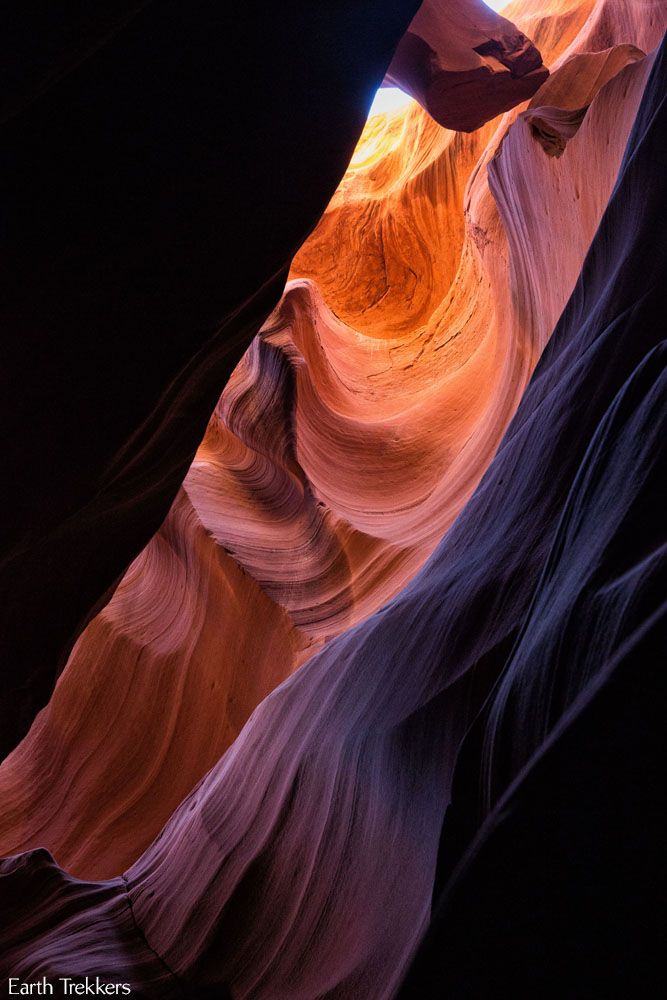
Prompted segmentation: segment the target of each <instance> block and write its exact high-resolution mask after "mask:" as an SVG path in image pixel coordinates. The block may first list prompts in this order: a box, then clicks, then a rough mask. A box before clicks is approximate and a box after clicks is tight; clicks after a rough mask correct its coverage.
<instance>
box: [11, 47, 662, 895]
mask: <svg viewBox="0 0 667 1000" xmlns="http://www.w3.org/2000/svg"><path fill="white" fill-rule="evenodd" d="M565 65H567V63H565ZM646 72H647V70H646V66H645V65H644V64H643V63H636V64H634V65H633V66H629V67H628V69H627V70H624V71H623V72H622V73H620V74H619V75H618V77H617V78H616V79H614V80H612V81H611V82H610V83H609V84H608V85H607V86H606V87H605V88H603V90H602V91H601V92H600V94H599V96H598V98H597V99H595V100H594V101H593V103H592V106H591V110H590V113H589V115H590V121H589V120H587V121H586V122H585V123H584V125H583V127H582V130H581V134H580V135H579V136H577V139H576V142H573V143H572V144H571V146H570V147H569V148H568V150H567V154H566V156H564V157H563V158H562V159H561V160H560V161H558V162H557V163H556V162H554V161H553V160H550V159H549V158H548V157H546V156H545V155H544V153H543V151H542V149H541V148H540V147H539V145H538V144H537V143H536V142H535V141H534V140H533V138H532V136H531V133H530V130H529V129H528V127H527V126H526V125H525V124H524V123H523V121H522V120H521V118H519V120H516V121H515V119H514V116H513V115H510V116H508V117H507V119H505V120H504V121H503V122H502V123H501V124H500V126H499V127H498V125H497V124H496V125H495V126H494V125H491V126H489V128H488V129H486V130H483V131H482V132H480V133H478V134H476V135H475V136H471V137H461V136H457V135H455V134H454V133H451V132H443V131H442V130H439V129H437V127H436V126H435V125H434V124H433V123H432V122H431V121H430V119H429V118H428V116H427V115H426V114H425V113H424V112H423V111H422V110H421V109H419V108H417V107H415V106H413V107H411V108H409V109H407V110H406V111H404V112H401V113H399V114H395V115H390V116H380V117H379V118H377V119H374V120H371V122H369V125H368V126H367V129H366V131H365V132H364V134H363V136H362V138H361V141H360V144H359V147H358V150H357V153H356V154H355V157H354V158H353V163H352V165H351V167H350V170H349V171H348V173H347V174H346V176H345V178H344V179H343V182H342V184H341V186H340V189H339V191H338V192H337V193H336V195H335V196H334V198H333V200H332V202H331V204H330V206H329V209H328V210H327V212H326V213H325V216H324V218H323V220H322V222H321V223H320V225H319V226H318V227H317V229H316V230H315V232H314V233H313V235H312V236H311V238H310V240H309V241H308V242H307V244H306V245H305V246H304V248H303V250H302V251H301V252H300V254H299V255H298V257H297V259H296V262H295V265H294V271H295V272H296V273H297V274H298V273H299V272H300V271H303V270H305V269H306V268H308V267H309V268H310V274H311V277H310V278H308V279H307V280H305V279H302V278H298V279H296V278H295V280H293V281H292V282H290V285H289V287H288V289H287V291H286V293H285V295H284V297H283V300H282V302H281V304H280V305H279V307H278V308H277V309H276V310H275V312H274V313H273V315H272V316H271V317H270V319H269V321H268V322H267V324H266V325H265V327H264V330H263V331H262V334H261V336H260V337H258V338H257V339H256V340H255V341H254V342H253V344H252V346H251V348H250V350H249V351H248V353H247V354H246V356H245V357H244V359H243V360H242V362H241V364H240V365H239V366H238V368H237V370H236V371H235V372H234V374H233V377H232V379H231V381H230V383H229V385H228V387H227V389H226V390H225V392H224V393H223V395H222V397H221V399H220V401H219V404H218V406H217V408H216V411H215V413H214V416H213V418H212V419H211V421H210V423H209V427H208V430H207V432H206V435H205V438H204V441H203V442H202V445H201V446H200V449H199V451H198V453H197V456H196V459H195V461H194V463H193V465H192V467H191V469H190V472H189V474H188V476H187V478H186V481H185V483H184V485H183V488H182V490H181V492H180V494H179V497H178V499H177V502H176V503H175V505H174V506H173V508H172V511H171V513H170V515H169V517H168V519H167V521H166V522H165V524H164V526H163V527H162V529H161V530H160V532H159V533H158V534H157V535H156V537H155V538H154V539H153V541H152V542H151V543H150V545H149V546H148V547H147V548H146V549H145V551H144V552H143V553H142V554H141V555H140V556H139V557H138V558H137V559H136V560H135V562H134V563H133V565H132V566H131V568H130V570H129V571H128V573H127V574H126V575H125V577H124V579H123V581H122V583H121V585H120V587H119V588H118V590H117V592H116V594H115V595H114V597H113V599H112V601H111V602H110V603H109V605H108V606H107V608H106V609H105V610H104V611H103V612H102V613H101V614H100V615H99V616H98V617H97V618H96V619H95V620H94V621H93V622H92V623H91V625H90V626H89V627H88V629H87V630H86V631H85V632H84V634H83V635H82V637H81V639H80V640H79V642H78V643H77V645H76V647H75V649H74V651H73V654H72V656H71V657H70V660H69V663H68V665H67V669H66V670H65V672H64V674H63V676H62V678H61V680H60V682H59V684H58V686H57V688H56V691H55V694H54V696H53V698H52V700H51V703H50V704H49V706H48V707H47V709H45V711H44V712H42V713H41V714H40V716H39V717H38V720H37V721H36V723H35V725H34V726H33V729H32V731H31V733H30V735H29V737H28V738H27V739H26V740H25V741H24V742H23V744H22V745H21V746H20V747H19V748H18V750H17V751H16V752H15V753H14V754H13V755H12V756H11V757H10V758H9V759H8V760H7V761H6V762H5V764H4V765H3V766H2V767H1V768H0V791H1V792H2V798H3V810H2V814H1V815H0V851H2V852H3V853H13V852H16V851H19V850H25V849H29V848H32V847H37V846H46V847H48V848H49V849H50V850H51V851H52V853H53V854H54V855H55V857H56V858H57V860H58V861H59V862H60V863H62V864H63V865H65V866H66V867H68V868H69V869H70V870H72V871H73V872H75V873H76V874H77V875H79V876H82V877H109V876H114V875H117V874H118V873H119V872H121V871H122V870H123V869H124V868H125V867H127V866H128V865H129V864H131V863H132V862H133V861H134V860H135V859H136V858H137V856H138V855H139V854H140V853H141V851H142V850H143V849H144V848H145V847H146V846H148V844H149V843H150V842H151V840H152V839H153V838H154V837H155V836H156V834H157V833H158V831H159V830H160V828H161V827H162V825H163V824H164V823H165V822H166V821H167V819H168V817H169V815H170V814H171V812H172V811H173V810H174V809H175V808H176V807H177V805H178V804H179V802H180V801H181V800H182V798H183V797H184V795H186V794H187V793H188V792H189V791H190V789H191V788H192V787H193V786H194V785H195V784H196V782H197V781H198V780H199V779H200V778H201V777H202V776H203V775H204V774H205V773H206V771H207V770H208V769H209V768H210V767H211V766H213V764H215V762H216V761H217V760H218V758H219V757H220V755H221V754H222V753H223V752H224V751H225V750H226V749H227V747H228V746H229V745H230V743H231V742H232V741H233V740H234V738H235V737H236V736H237V735H238V733H239V732H240V730H241V729H242V727H243V725H244V723H245V722H246V720H247V718H248V717H249V715H250V714H251V713H252V711H253V709H254V708H255V707H256V706H257V705H258V704H259V703H260V702H261V701H262V699H263V698H264V697H265V696H266V695H267V694H268V693H269V692H270V691H271V690H272V689H273V688H274V687H275V686H277V685H278V684H279V683H280V682H281V681H283V680H284V679H285V678H286V677H288V676H289V675H290V674H291V673H292V672H293V671H294V670H295V669H296V668H297V667H298V666H299V665H300V664H301V663H303V662H304V660H305V659H306V658H307V657H308V656H309V655H312V653H313V652H315V651H316V650H317V649H318V648H320V647H321V645H322V644H324V643H325V642H326V641H328V640H330V639H331V638H332V637H333V636H335V635H337V634H339V633H341V632H342V631H344V629H345V628H347V627H349V626H351V625H354V624H355V623H357V622H360V621H362V620H363V619H364V618H365V617H367V616H368V615H369V614H371V613H373V612H374V611H375V610H377V608H379V607H380V606H381V605H382V604H383V603H384V602H385V601H386V600H387V599H389V598H390V597H392V596H393V595H395V594H396V593H398V592H399V591H400V589H401V587H402V586H404V585H405V584H406V583H407V582H408V581H409V579H410V578H411V577H412V576H414V574H415V573H416V572H417V570H418V569H419V567H420V566H421V565H422V564H423V563H424V561H425V560H426V558H427V557H428V556H429V555H430V553H431V552H432V551H433V550H434V548H435V547H436V545H437V544H438V542H439V541H440V539H441V537H442V535H443V534H444V532H445V531H446V530H447V528H448V527H449V526H450V525H451V524H452V522H453V521H454V519H455V517H456V515H457V514H458V513H459V512H460V510H461V509H462V507H463V505H464V503H465V501H466V499H467V498H468V497H469V496H470V494H471V492H472V490H473V489H474V487H475V486H476V484H477V482H478V481H479V479H480V477H481V476H482V474H483V472H484V470H485V468H486V466H487V465H488V462H489V461H490V459H491V457H492V455H493V453H494V450H495V448H496V447H497V444H498V442H499V441H500V439H501V436H502V433H503V431H504V429H505V427H506V425H507V423H508V421H509V419H510V418H511V416H512V413H513V411H514V409H515V407H516V405H517V403H518V400H519V398H520V395H521V392H522V390H523V388H524V386H525V384H526V381H527V379H528V378H529V376H530V372H531V371H532V367H533V365H534V364H535V362H536V361H537V358H538V357H539V354H540V352H541V350H542V348H543V347H544V345H545V344H546V342H547V340H548V338H549V335H550V333H551V331H552V329H553V325H554V324H555V322H556V320H557V319H558V316H559V314H560V312H561V310H562V308H563V305H564V304H565V302H566V300H567V297H568V295H569V293H570V291H571V289H572V287H573V285H574V282H575V281H576V277H577V274H578V271H579V268H580V266H581V262H582V260H583V258H584V255H585V253H586V249H587V247H588V245H589V243H590V240H591V238H592V236H593V234H594V232H595V229H596V227H597V224H598V222H599V219H600V216H601V214H602V211H603V209H604V206H605V203H606V199H607V197H608V194H609V192H610V191H611V188H612V185H613V182H614V179H615V175H616V171H617V169H618V164H619V163H620V158H621V155H622V150H623V146H624V143H625V139H626V137H627V134H628V132H629V130H630V127H631V123H632V119H633V116H634V113H635V108H636V104H637V101H638V100H639V95H640V94H641V88H642V86H643V83H644V80H645V76H646ZM626 77H627V79H626ZM508 129H509V131H508ZM397 136H398V137H399V138H400V142H399V144H398V146H397V145H396V138H397ZM503 137H504V138H503ZM485 146H486V149H485V148H484V147H485ZM480 156H481V162H480V166H479V167H478V168H477V169H476V170H474V171H473V168H474V165H475V160H476V159H478V158H479V157H480ZM471 172H472V177H471V176H470V175H471ZM459 174H460V176H459ZM487 177H488V179H487ZM448 178H451V182H450V183H448V181H447V179H448ZM593 178H595V183H592V180H593ZM468 179H470V182H469V184H468V188H467V192H466V195H465V209H463V208H462V207H461V205H462V202H463V200H464V194H463V189H464V187H465V184H466V181H467V180H468ZM489 184H490V188H489ZM535 190H539V191H540V192H541V197H540V198H539V199H536V198H535V196H534V192H535ZM431 207H432V215H433V218H431V217H430V215H429V212H428V211H427V208H431ZM355 212H356V215H355ZM408 213H410V214H408ZM402 217H403V218H404V219H405V225H406V226H408V225H409V227H410V231H413V232H419V233H420V237H419V240H420V242H421V245H422V246H423V247H425V248H428V246H429V245H433V246H435V247H436V248H437V252H438V253H442V254H443V256H444V264H447V263H448V261H449V260H450V259H452V258H453V257H454V255H455V252H456V253H457V254H458V265H457V266H458V272H457V274H456V278H455V280H454V281H453V282H452V284H451V287H448V288H446V289H445V290H443V289H442V285H438V280H439V271H440V266H439V263H438V261H439V260H440V259H441V258H438V257H434V259H433V260H432V261H429V259H428V257H427V255H426V253H424V257H423V259H422V263H421V265H420V266H421V268H422V270H421V273H420V274H419V277H420V281H419V283H418V286H417V287H421V288H423V287H424V286H428V285H429V284H433V285H435V288H436V292H437V295H439V296H440V299H439V300H437V301H436V302H435V304H432V305H431V306H430V309H431V313H430V314H429V315H427V319H426V322H425V323H422V316H423V315H425V314H424V312H423V311H422V309H423V307H421V306H419V305H417V304H414V305H413V303H412V302H409V303H407V304H406V303H405V302H404V301H401V298H400V294H399V293H400V290H401V288H403V285H402V280H403V272H402V271H401V270H399V271H398V272H397V274H396V277H395V278H392V281H391V283H390V285H389V286H388V287H389V294H388V295H386V296H385V300H384V302H383V303H380V304H379V306H378V311H377V313H376V318H374V319H373V320H372V321H371V320H370V319H369V320H367V322H368V324H369V326H368V328H367V330H365V329H364V327H363V326H362V321H363V318H364V317H363V314H355V317H354V318H355V319H358V320H359V326H361V330H359V329H354V328H352V327H350V326H349V325H347V324H345V323H341V322H340V320H339V319H337V318H336V316H335V315H333V313H332V311H331V309H330V308H329V302H330V300H331V299H333V306H334V309H335V311H336V312H337V313H338V312H339V304H338V303H339V298H338V297H337V296H339V295H340V294H341V293H340V290H339V289H337V287H336V284H335V280H336V279H338V281H339V282H340V284H341V286H342V287H343V288H345V289H347V290H348V292H349V293H350V294H351V290H353V289H354V288H355V283H356V285H358V286H361V287H362V288H364V289H365V288H367V287H368V283H369V282H370V283H371V284H372V283H373V282H374V281H375V277H374V275H375V271H374V270H373V269H372V268H371V270H370V277H369V274H368V273H367V268H369V267H371V265H366V264H364V265H363V266H360V264H359V262H360V261H366V260H369V259H370V260H371V261H374V260H375V254H376V253H377V252H378V249H377V248H378V232H380V233H383V234H384V235H383V237H382V245H383V247H384V254H385V260H386V261H387V266H388V267H389V268H391V267H392V266H394V264H395V263H396V261H399V262H400V261H402V260H404V259H405V257H406V250H405V245H404V242H403V239H402V233H403V232H404V230H403V229H400V228H397V227H396V225H395V223H396V220H397V219H400V218H402ZM360 219H361V220H363V222H360V221H359V220H360ZM443 220H444V221H443ZM447 220H450V221H449V228H448V229H446V232H448V233H450V234H451V235H450V243H451V245H447V244H446V243H445V244H443V241H442V234H441V227H443V226H444V222H446V221H447ZM392 226H393V227H394V228H393V229H392V228H390V227H392ZM456 233H458V234H459V235H458V237H456V235H455V234H456ZM341 240H346V241H347V243H346V245H345V251H344V252H342V251H341V250H340V241H341ZM332 246H334V247H336V246H338V247H339V252H338V253H337V254H333V253H332V249H331V247H332ZM563 247H566V248H567V253H566V252H565V251H564V249H563ZM332 258H335V259H336V260H337V261H338V266H337V268H336V270H334V269H333V266H332ZM415 264H416V261H415ZM443 269H444V268H443ZM418 273H419V272H418ZM321 289H322V290H323V291H324V296H323V294H322V291H321ZM360 298H361V296H360ZM433 299H436V294H435V293H434V294H433ZM432 301H433V300H432ZM380 320H382V322H383V323H385V324H386V326H387V328H388V329H387V331H386V332H385V335H384V337H382V336H381V333H382V327H381V325H380ZM392 324H393V326H392ZM401 328H402V329H403V330H404V333H403V335H402V336H400V335H399V334H400V330H401ZM392 329H393V330H394V331H395V332H394V333H393V334H392V335H391V336H389V335H388V333H389V330H392ZM406 329H407V330H409V332H405V331H406ZM362 331H363V332H362Z"/></svg>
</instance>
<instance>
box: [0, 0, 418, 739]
mask: <svg viewBox="0 0 667 1000" xmlns="http://www.w3.org/2000/svg"><path fill="white" fill-rule="evenodd" d="M417 6H418V3H417V0H342V2H341V3H336V4H335V5H332V4H324V5H322V4H313V3H310V2H309V0H287V2H285V3H281V4H270V3H266V2H262V0H249V2H248V3H244V4H242V5H240V6H238V8H237V9H235V12H234V18H233V31H232V33H231V34H230V30H231V29H230V15H229V12H226V11H225V9H224V7H223V6H221V5H220V4H219V3H215V2H213V0H195V2H189V0H188V2H185V0H143V2H140V0H136V2H134V3H131V2H130V0H120V2H119V3H118V4H116V3H114V2H105V3H102V4H98V5H96V7H95V10H92V9H91V6H90V5H87V4H83V5H82V4H78V3H72V4H66V5H65V7H64V9H60V8H59V10H58V13H57V15H56V14H54V15H53V16H51V15H49V14H48V13H46V14H45V13H44V12H43V11H39V12H36V11H35V10H34V5H32V4H24V3H15V2H11V3H10V5H9V7H10V9H9V10H8V11H7V17H6V20H7V21H8V22H9V23H10V24H11V28H10V30H9V32H8V34H7V35H6V36H5V37H4V38H3V48H2V54H1V60H2V61H1V63H0V66H1V68H2V71H3V89H4V81H5V78H6V79H7V89H6V94H5V101H4V103H3V106H2V114H3V121H4V124H3V125H2V128H3V160H2V168H1V169H2V184H3V190H4V191H6V192H7V204H6V211H5V219H4V226H3V250H4V258H3V259H4V261H5V270H4V274H3V295H2V306H1V313H0V322H1V324H2V329H3V337H4V341H5V349H6V350H5V357H4V359H3V361H4V363H3V387H2V392H1V393H0V406H1V407H2V411H1V413H0V426H1V427H2V431H3V444H2V454H3V487H4V497H3V519H2V523H1V525H0V636H1V639H2V648H1V657H2V663H3V685H4V697H3V701H2V719H1V722H2V727H1V736H0V739H1V741H2V742H1V744H0V749H2V750H3V751H4V752H6V751H7V750H9V749H11V748H12V747H13V746H15V745H16V743H17V742H18V740H19V739H20V738H21V737H22V736H23V735H24V734H25V732H26V731H27V729H28V727H29V725H30V723H31V722H32V720H33V718H34V716H35V713H36V711H37V709H38V708H41V707H42V706H43V705H44V704H45V703H46V701H47V700H48V697H49V695H50V693H51V690H52V688H53V684H54V681H55V678H56V675H57V672H58V670H59V668H61V667H62V666H63V665H64V662H65V660H66V658H67V655H68V654H69V652H70V650H71V647H72V644H73V643H74V641H75V639H76V638H77V636H78V635H79V634H80V632H81V631H82V629H83V627H84V625H85V624H86V622H87V621H88V620H89V619H90V618H91V617H92V615H93V614H94V613H95V611H96V610H99V607H100V606H101V605H102V604H104V603H105V602H106V601H107V600H108V598H109V596H110V592H111V588H113V587H114V586H115V585H116V584H117V582H118V580H119V578H120V577H121V576H122V574H123V573H124V572H125V570H126V569H127V567H128V565H129V563H130V562H131V561H132V559H134V558H135V557H136V556H137V554H138V552H139V551H140V550H141V548H142V547H143V546H144V545H145V544H146V543H147V542H148V540H149V539H150V537H151V536H152V535H153V534H154V533H155V531H156V530H157V529H158V528H159V526H160V523H161V522H162V520H163V519H164V517H165V515H166V514H167V512H168V510H169V507H170V505H171V503H172V501H173V499H174V497H175V494H176V492H177V490H178V487H179V486H180V484H181V482H182V480H183V477H184V476H185V474H186V472H187V469H188V467H189V465H190V464H191V462H192V458H193V456H194V453H195V450H196V448H197V446H198V444H199V443H200V441H201V438H202V436H203V433H204V430H205V428H206V424H207V421H208V419H209V417H210V415H211V413H212V411H213V409H214V407H215V403H216V400H217V398H218V397H219V395H220V392H221V390H222V388H223V386H224V384H225V382H226V380H227V378H228V376H229V374H230V372H231V371H232V369H233V368H234V366H235V365H236V363H237V362H238V360H239V358H240V356H241V355H242V353H243V351H244V350H245V349H246V347H247V345H248V343H249V341H250V339H251V338H252V336H253V335H254V334H255V333H256V332H257V330H258V329H259V327H260V326H261V324H262V322H263V321H264V319H265V318H266V316H267V314H268V313H269V312H270V311H271V309H272V308H273V306H274V305H275V304H276V302H277V300H278V298H279V297H280V294H281V292H282V289H283V285H284V280H285V276H286V273H287V269H288V267H289V264H290V260H291V258H292V256H293V255H294V252H295V250H296V249H297V248H298V246H299V245H300V243H301V242H302V241H303V239H304V238H305V237H306V235H307V234H308V232H309V231H310V229H312V227H313V226H314V225H315V223H316V222H317V219H318V218H319V216H320V215H321V213H322V211H323V209H324V208H325V206H326V204H327V202H328V200H329V199H330V197H331V194H332V193H333V191H334V189H335V187H336V185H337V183H338V181H339V180H340V177H341V175H342V174H343V172H344V170H345V167H346V164H347V163H348V161H349V158H350V155H351V153H352V150H353V148H354V145H355V143H356V141H357V139H358V137H359V133H360V132H361V129H362V127H363V123H364V118H365V109H367V108H368V106H369V104H370V101H371V98H372V94H373V93H374V91H375V89H376V88H377V86H378V85H379V83H380V81H381V79H382V77H383V75H384V73H385V70H386V68H387V65H388V63H389V61H390V59H391V56H392V54H393V51H394V49H395V47H396V44H397V42H398V40H399V39H400V37H401V35H402V33H403V32H404V30H405V28H406V27H407V25H408V23H409V21H410V18H411V17H412V16H413V14H414V12H415V10H416V8H417ZM230 262H233V266H230ZM66 566H71V567H76V572H74V571H72V572H64V571H63V567H66Z"/></svg>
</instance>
